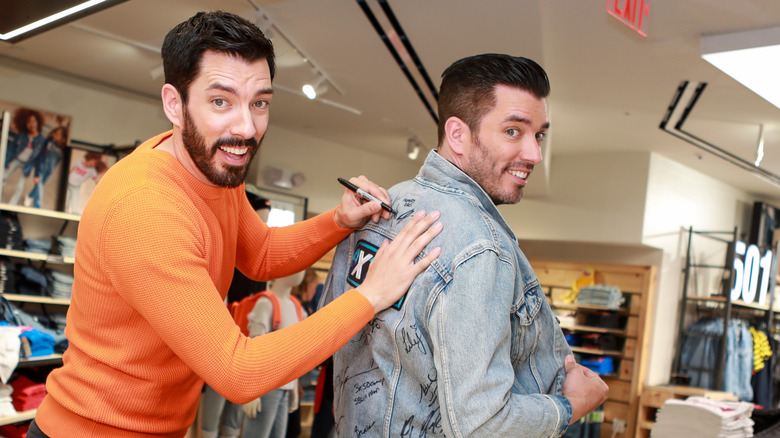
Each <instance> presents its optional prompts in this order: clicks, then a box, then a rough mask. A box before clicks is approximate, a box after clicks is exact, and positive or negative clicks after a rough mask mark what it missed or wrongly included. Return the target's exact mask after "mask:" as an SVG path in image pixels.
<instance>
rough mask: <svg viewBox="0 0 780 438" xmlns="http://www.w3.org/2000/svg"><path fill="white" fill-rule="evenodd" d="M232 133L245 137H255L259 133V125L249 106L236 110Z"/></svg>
mask: <svg viewBox="0 0 780 438" xmlns="http://www.w3.org/2000/svg"><path fill="white" fill-rule="evenodd" d="M230 133H231V134H232V135H234V136H236V137H240V138H243V139H245V140H246V139H249V138H254V137H255V135H257V127H256V126H255V120H254V118H253V117H252V112H251V110H250V109H249V108H245V109H240V110H237V111H236V117H235V120H234V121H233V125H232V126H231V129H230Z"/></svg>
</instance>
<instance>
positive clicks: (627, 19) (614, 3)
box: [607, 0, 650, 37]
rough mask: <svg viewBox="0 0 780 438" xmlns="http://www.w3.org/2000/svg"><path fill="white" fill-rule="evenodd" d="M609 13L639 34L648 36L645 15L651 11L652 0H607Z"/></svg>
mask: <svg viewBox="0 0 780 438" xmlns="http://www.w3.org/2000/svg"><path fill="white" fill-rule="evenodd" d="M607 13H608V14H609V15H612V16H613V17H615V18H617V19H618V20H620V21H622V22H623V23H624V24H625V25H627V26H628V27H630V28H631V29H634V30H635V31H636V32H637V33H638V34H639V35H642V36H643V37H646V36H647V33H646V32H645V30H644V25H645V17H646V16H647V15H648V14H649V13H650V0H607Z"/></svg>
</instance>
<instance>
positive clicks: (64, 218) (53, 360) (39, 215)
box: [0, 203, 80, 425]
mask: <svg viewBox="0 0 780 438" xmlns="http://www.w3.org/2000/svg"><path fill="white" fill-rule="evenodd" d="M0 210H2V211H8V212H13V213H15V214H17V215H18V216H19V218H20V222H21V221H22V220H23V218H24V219H31V220H34V221H38V222H42V223H44V224H45V225H44V227H45V229H51V231H52V232H51V234H52V235H61V234H63V232H64V230H65V228H66V227H67V225H68V224H69V223H73V222H78V221H79V220H80V216H78V215H74V214H69V213H63V212H60V211H53V210H45V209H40V208H31V207H24V206H19V205H11V204H6V203H0ZM60 221H61V222H60ZM25 229H26V227H25ZM0 256H4V257H9V258H13V259H22V260H26V261H28V262H34V263H37V264H40V265H47V264H50V265H58V266H60V267H61V269H65V270H67V269H71V267H72V265H73V263H74V262H75V260H74V258H73V257H63V256H61V255H58V254H41V253H35V252H29V251H19V250H12V249H0ZM3 297H5V298H6V299H7V300H8V301H11V302H14V303H21V304H32V305H36V304H40V305H45V306H47V307H48V306H54V309H55V310H54V311H55V312H64V311H65V310H66V309H67V307H68V306H70V299H60V298H51V297H48V296H35V295H22V294H16V293H3ZM58 308H59V309H58ZM61 363H62V354H52V355H47V356H37V357H31V358H22V359H20V360H19V363H18V365H17V368H30V367H45V366H56V365H59V364H61ZM35 412H36V410H35V409H31V410H27V411H24V412H19V413H17V414H15V415H8V416H4V417H0V425H7V424H16V423H24V422H27V421H30V420H32V419H33V418H35Z"/></svg>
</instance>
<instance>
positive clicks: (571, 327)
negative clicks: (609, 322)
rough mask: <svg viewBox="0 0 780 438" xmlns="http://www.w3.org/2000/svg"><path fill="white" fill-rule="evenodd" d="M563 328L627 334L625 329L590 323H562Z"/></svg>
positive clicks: (576, 330)
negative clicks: (591, 324) (595, 325)
mask: <svg viewBox="0 0 780 438" xmlns="http://www.w3.org/2000/svg"><path fill="white" fill-rule="evenodd" d="M561 328H562V329H563V330H571V331H575V332H593V333H611V334H615V335H624V336H625V335H626V331H625V330H623V329H611V328H604V327H593V326H589V325H577V324H561Z"/></svg>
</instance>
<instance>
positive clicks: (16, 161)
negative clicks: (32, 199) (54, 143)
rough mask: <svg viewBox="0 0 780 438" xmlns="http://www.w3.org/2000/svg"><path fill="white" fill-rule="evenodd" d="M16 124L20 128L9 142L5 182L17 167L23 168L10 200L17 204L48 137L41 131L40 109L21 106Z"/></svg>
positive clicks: (16, 116)
mask: <svg viewBox="0 0 780 438" xmlns="http://www.w3.org/2000/svg"><path fill="white" fill-rule="evenodd" d="M14 125H15V126H16V128H17V129H18V133H17V134H16V138H14V140H13V141H12V142H9V144H8V150H7V152H6V154H5V174H4V175H3V183H5V182H6V181H7V180H8V178H10V177H11V175H13V173H14V172H15V171H16V169H19V168H21V169H22V174H21V175H19V179H18V180H17V181H16V190H14V193H13V196H11V199H10V200H9V201H8V202H9V203H10V204H14V205H15V204H18V203H19V199H20V198H21V197H22V192H23V191H24V184H25V182H27V177H28V176H30V172H31V171H32V168H33V164H34V163H35V160H36V158H37V157H38V155H39V154H40V153H41V151H42V150H43V147H44V145H45V143H46V138H45V137H44V136H43V134H42V133H41V129H42V127H43V116H42V115H41V113H40V112H38V111H35V110H31V109H27V108H20V109H19V110H18V111H17V113H16V114H15V115H14Z"/></svg>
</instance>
